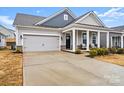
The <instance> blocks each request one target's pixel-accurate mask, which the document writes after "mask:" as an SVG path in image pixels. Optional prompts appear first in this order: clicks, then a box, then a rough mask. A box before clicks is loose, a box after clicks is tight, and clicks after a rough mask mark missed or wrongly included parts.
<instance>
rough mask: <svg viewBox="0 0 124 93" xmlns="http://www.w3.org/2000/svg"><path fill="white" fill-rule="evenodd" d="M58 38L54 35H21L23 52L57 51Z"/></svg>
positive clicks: (58, 45) (58, 46)
mask: <svg viewBox="0 0 124 93" xmlns="http://www.w3.org/2000/svg"><path fill="white" fill-rule="evenodd" d="M59 39H60V38H59V36H54V35H31V34H24V35H23V51H24V52H40V51H59V49H60V44H59Z"/></svg>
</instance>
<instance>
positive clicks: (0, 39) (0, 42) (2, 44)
mask: <svg viewBox="0 0 124 93" xmlns="http://www.w3.org/2000/svg"><path fill="white" fill-rule="evenodd" d="M5 38H6V36H5V35H4V34H2V33H0V48H1V47H5V46H6V42H5Z"/></svg>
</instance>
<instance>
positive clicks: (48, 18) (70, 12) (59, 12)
mask: <svg viewBox="0 0 124 93" xmlns="http://www.w3.org/2000/svg"><path fill="white" fill-rule="evenodd" d="M64 11H66V12H68V13H69V14H70V15H71V16H72V17H73V18H74V19H75V18H76V15H75V14H73V12H72V11H71V10H70V9H69V8H64V9H62V10H60V11H58V12H56V13H55V14H53V15H51V16H49V17H47V18H45V19H44V20H42V21H40V22H38V23H36V24H35V25H41V24H42V23H44V22H46V21H48V20H50V19H52V18H54V17H56V16H57V15H59V14H61V13H63V12H64Z"/></svg>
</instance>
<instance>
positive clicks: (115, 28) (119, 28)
mask: <svg viewBox="0 0 124 93" xmlns="http://www.w3.org/2000/svg"><path fill="white" fill-rule="evenodd" d="M111 29H114V30H120V31H122V30H124V25H123V26H117V27H111Z"/></svg>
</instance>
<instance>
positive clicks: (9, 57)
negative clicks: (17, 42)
mask: <svg viewBox="0 0 124 93" xmlns="http://www.w3.org/2000/svg"><path fill="white" fill-rule="evenodd" d="M0 85H1V86H4V85H6V86H11V85H12V86H13V85H15V86H20V85H22V54H21V53H20V54H17V53H13V52H12V51H10V50H0Z"/></svg>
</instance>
